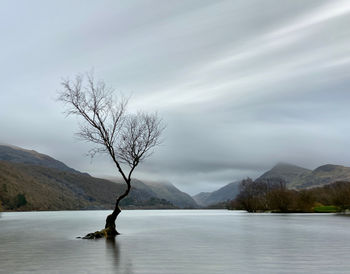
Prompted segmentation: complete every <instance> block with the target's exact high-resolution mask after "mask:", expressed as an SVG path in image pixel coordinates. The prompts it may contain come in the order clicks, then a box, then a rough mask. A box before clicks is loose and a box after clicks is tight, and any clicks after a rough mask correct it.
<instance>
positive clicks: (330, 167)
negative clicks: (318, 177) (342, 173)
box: [313, 164, 346, 172]
mask: <svg viewBox="0 0 350 274" xmlns="http://www.w3.org/2000/svg"><path fill="white" fill-rule="evenodd" d="M344 168H346V167H345V166H342V165H332V164H326V165H322V166H319V167H318V168H316V169H314V171H313V172H332V171H335V170H339V169H344Z"/></svg>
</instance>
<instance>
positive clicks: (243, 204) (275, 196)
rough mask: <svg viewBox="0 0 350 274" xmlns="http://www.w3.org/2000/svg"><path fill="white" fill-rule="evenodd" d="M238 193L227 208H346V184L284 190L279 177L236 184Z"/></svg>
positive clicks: (349, 188) (349, 185)
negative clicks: (238, 189)
mask: <svg viewBox="0 0 350 274" xmlns="http://www.w3.org/2000/svg"><path fill="white" fill-rule="evenodd" d="M239 188H240V193H239V194H238V196H237V197H236V199H234V200H233V201H231V202H229V203H228V205H227V207H228V209H242V210H247V211H248V212H260V211H272V212H338V211H345V210H347V209H350V182H343V181H341V182H335V183H332V184H328V185H325V186H322V187H316V188H310V189H302V190H294V189H288V188H287V185H286V182H285V181H284V180H282V179H280V178H271V179H263V180H256V181H253V180H252V179H250V178H248V179H245V180H243V181H242V182H241V183H240V186H239Z"/></svg>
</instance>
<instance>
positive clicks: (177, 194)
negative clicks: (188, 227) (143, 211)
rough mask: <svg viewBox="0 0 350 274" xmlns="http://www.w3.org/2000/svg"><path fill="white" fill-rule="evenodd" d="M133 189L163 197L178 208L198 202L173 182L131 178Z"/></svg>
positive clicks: (191, 206)
mask: <svg viewBox="0 0 350 274" xmlns="http://www.w3.org/2000/svg"><path fill="white" fill-rule="evenodd" d="M111 180H113V181H114V182H117V183H119V184H120V183H121V181H120V180H117V179H111ZM134 189H138V190H140V191H143V192H145V193H147V194H148V195H151V196H152V197H156V198H158V199H165V200H167V201H169V202H170V203H172V204H173V205H175V206H177V207H180V208H197V207H198V204H197V203H196V201H195V200H193V198H192V197H191V196H190V195H188V194H187V193H185V192H182V191H180V190H179V189H178V188H176V187H175V186H174V185H173V184H171V183H168V182H144V181H140V180H133V181H132V189H131V193H132V192H133V191H134Z"/></svg>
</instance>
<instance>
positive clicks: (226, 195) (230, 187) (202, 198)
mask: <svg viewBox="0 0 350 274" xmlns="http://www.w3.org/2000/svg"><path fill="white" fill-rule="evenodd" d="M239 183H240V182H233V183H229V184H227V185H225V186H223V187H222V188H220V189H218V190H216V191H213V192H201V193H199V194H197V195H195V196H193V197H192V198H193V199H194V200H195V201H196V202H197V204H198V205H200V206H202V207H208V206H211V205H215V204H219V203H222V202H226V201H230V200H233V199H234V198H235V197H236V196H237V195H238V193H239Z"/></svg>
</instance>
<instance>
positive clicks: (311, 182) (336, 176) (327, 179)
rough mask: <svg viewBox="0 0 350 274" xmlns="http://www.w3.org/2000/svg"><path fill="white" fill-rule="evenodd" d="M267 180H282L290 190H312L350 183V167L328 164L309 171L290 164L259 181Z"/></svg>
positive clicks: (281, 165)
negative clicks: (318, 187)
mask: <svg viewBox="0 0 350 274" xmlns="http://www.w3.org/2000/svg"><path fill="white" fill-rule="evenodd" d="M267 178H282V179H283V180H285V181H286V182H287V186H288V187H289V188H295V189H301V188H310V187H317V186H323V185H325V184H329V183H333V182H336V181H349V180H350V167H345V166H341V165H330V164H327V165H323V166H320V167H318V168H316V169H314V170H309V169H305V168H302V167H298V166H294V165H289V164H278V165H276V166H275V167H273V168H272V169H271V170H269V171H267V172H266V173H264V174H263V175H262V176H260V177H259V178H258V179H257V180H262V179H267Z"/></svg>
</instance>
